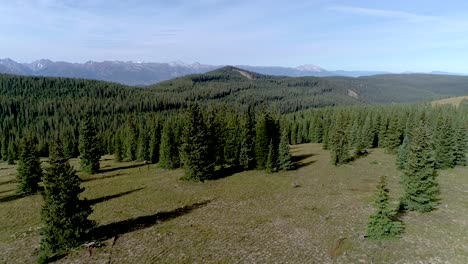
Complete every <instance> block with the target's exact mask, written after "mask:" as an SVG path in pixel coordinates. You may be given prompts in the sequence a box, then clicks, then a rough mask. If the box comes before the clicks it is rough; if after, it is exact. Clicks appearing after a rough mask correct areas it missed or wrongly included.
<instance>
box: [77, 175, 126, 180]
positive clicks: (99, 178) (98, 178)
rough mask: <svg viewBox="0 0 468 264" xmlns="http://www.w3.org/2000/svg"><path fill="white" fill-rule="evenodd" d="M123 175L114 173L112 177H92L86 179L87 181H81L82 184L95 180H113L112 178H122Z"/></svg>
mask: <svg viewBox="0 0 468 264" xmlns="http://www.w3.org/2000/svg"><path fill="white" fill-rule="evenodd" d="M123 175H124V174H122V173H116V174H113V175H104V176H98V177H92V178H87V179H82V180H81V181H82V182H89V181H95V180H103V179H109V178H114V177H119V176H123Z"/></svg>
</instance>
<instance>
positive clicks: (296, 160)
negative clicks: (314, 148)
mask: <svg viewBox="0 0 468 264" xmlns="http://www.w3.org/2000/svg"><path fill="white" fill-rule="evenodd" d="M313 156H315V154H303V155H298V156H292V157H291V161H292V162H294V163H297V162H300V161H303V160H305V159H307V158H310V157H313Z"/></svg>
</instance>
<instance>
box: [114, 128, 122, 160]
mask: <svg viewBox="0 0 468 264" xmlns="http://www.w3.org/2000/svg"><path fill="white" fill-rule="evenodd" d="M114 144H115V146H114V158H115V161H117V162H122V160H123V146H122V139H121V136H120V133H117V134H116V135H115V138H114Z"/></svg>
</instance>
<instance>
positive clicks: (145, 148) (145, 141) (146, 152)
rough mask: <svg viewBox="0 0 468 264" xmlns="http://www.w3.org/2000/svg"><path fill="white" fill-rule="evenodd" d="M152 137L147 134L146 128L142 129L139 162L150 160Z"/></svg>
mask: <svg viewBox="0 0 468 264" xmlns="http://www.w3.org/2000/svg"><path fill="white" fill-rule="evenodd" d="M149 144H150V137H149V135H148V133H147V132H146V129H145V128H143V127H142V128H141V129H140V138H139V144H138V145H139V146H138V159H139V160H146V161H149V160H150V145H149Z"/></svg>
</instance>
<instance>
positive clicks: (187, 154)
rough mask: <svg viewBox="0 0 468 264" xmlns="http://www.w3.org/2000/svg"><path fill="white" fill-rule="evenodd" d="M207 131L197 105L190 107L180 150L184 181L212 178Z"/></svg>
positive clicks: (212, 168) (211, 157) (212, 163)
mask: <svg viewBox="0 0 468 264" xmlns="http://www.w3.org/2000/svg"><path fill="white" fill-rule="evenodd" d="M209 141H210V138H209V129H208V127H207V126H206V125H205V123H204V121H203V116H202V115H201V113H200V109H199V106H198V105H192V106H190V109H189V110H188V112H187V117H186V123H185V126H184V128H183V132H182V145H181V149H180V153H181V160H182V163H183V167H184V170H185V176H184V179H187V180H194V181H205V180H208V179H211V178H212V176H213V171H214V166H215V160H214V156H213V155H212V154H211V153H210V152H211V151H212V150H211V149H210V144H209Z"/></svg>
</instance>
